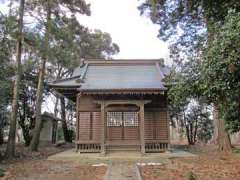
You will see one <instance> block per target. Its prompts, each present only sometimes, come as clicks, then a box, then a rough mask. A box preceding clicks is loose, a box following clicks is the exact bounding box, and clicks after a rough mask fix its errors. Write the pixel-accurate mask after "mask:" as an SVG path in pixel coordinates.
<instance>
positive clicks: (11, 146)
mask: <svg viewBox="0 0 240 180" xmlns="http://www.w3.org/2000/svg"><path fill="white" fill-rule="evenodd" d="M24 4H25V2H24V0H21V1H20V6H19V22H18V39H17V48H16V49H17V51H16V61H17V62H16V64H17V67H16V75H15V76H16V79H15V81H14V89H13V101H12V113H11V121H10V130H9V135H8V143H7V149H6V152H5V156H6V157H7V158H13V157H14V155H15V144H16V124H17V110H18V99H19V86H20V78H21V56H22V29H23V14H24Z"/></svg>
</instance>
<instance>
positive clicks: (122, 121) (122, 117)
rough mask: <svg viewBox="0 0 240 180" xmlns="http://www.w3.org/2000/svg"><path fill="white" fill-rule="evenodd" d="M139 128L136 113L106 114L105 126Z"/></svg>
mask: <svg viewBox="0 0 240 180" xmlns="http://www.w3.org/2000/svg"><path fill="white" fill-rule="evenodd" d="M122 125H124V126H126V127H131V126H133V127H136V126H139V121H138V113H137V112H107V126H108V127H111V126H116V127H119V126H122Z"/></svg>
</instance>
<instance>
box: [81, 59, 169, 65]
mask: <svg viewBox="0 0 240 180" xmlns="http://www.w3.org/2000/svg"><path fill="white" fill-rule="evenodd" d="M156 62H161V63H162V64H163V63H164V59H163V58H160V59H108V60H106V59H85V60H84V63H88V64H154V63H156Z"/></svg>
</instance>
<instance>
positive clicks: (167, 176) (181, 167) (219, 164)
mask: <svg viewBox="0 0 240 180" xmlns="http://www.w3.org/2000/svg"><path fill="white" fill-rule="evenodd" d="M198 151H199V150H198ZM195 153H197V154H198V157H188V158H171V159H169V161H168V163H164V164H163V165H160V166H142V167H139V169H140V173H141V175H142V178H143V180H172V179H173V180H190V179H191V178H190V177H192V179H197V180H240V154H239V152H238V153H233V154H231V155H224V154H219V153H217V152H216V151H214V150H213V149H209V150H208V151H207V150H206V149H205V151H203V152H195Z"/></svg>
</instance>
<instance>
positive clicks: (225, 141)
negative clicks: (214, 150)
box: [213, 104, 232, 153]
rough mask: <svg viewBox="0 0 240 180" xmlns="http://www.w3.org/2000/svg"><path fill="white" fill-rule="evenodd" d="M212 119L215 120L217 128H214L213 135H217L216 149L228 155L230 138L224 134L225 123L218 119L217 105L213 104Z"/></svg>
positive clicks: (230, 148) (230, 147)
mask: <svg viewBox="0 0 240 180" xmlns="http://www.w3.org/2000/svg"><path fill="white" fill-rule="evenodd" d="M213 111H214V118H215V120H214V121H215V123H216V124H215V125H216V126H217V128H215V129H214V130H217V132H216V133H214V134H215V135H217V138H216V140H217V144H218V149H219V150H220V151H221V152H225V153H229V152H231V150H232V146H231V141H230V137H229V134H228V133H227V132H226V130H225V122H224V119H223V118H221V117H220V115H219V108H218V105H217V104H214V110H213Z"/></svg>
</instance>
